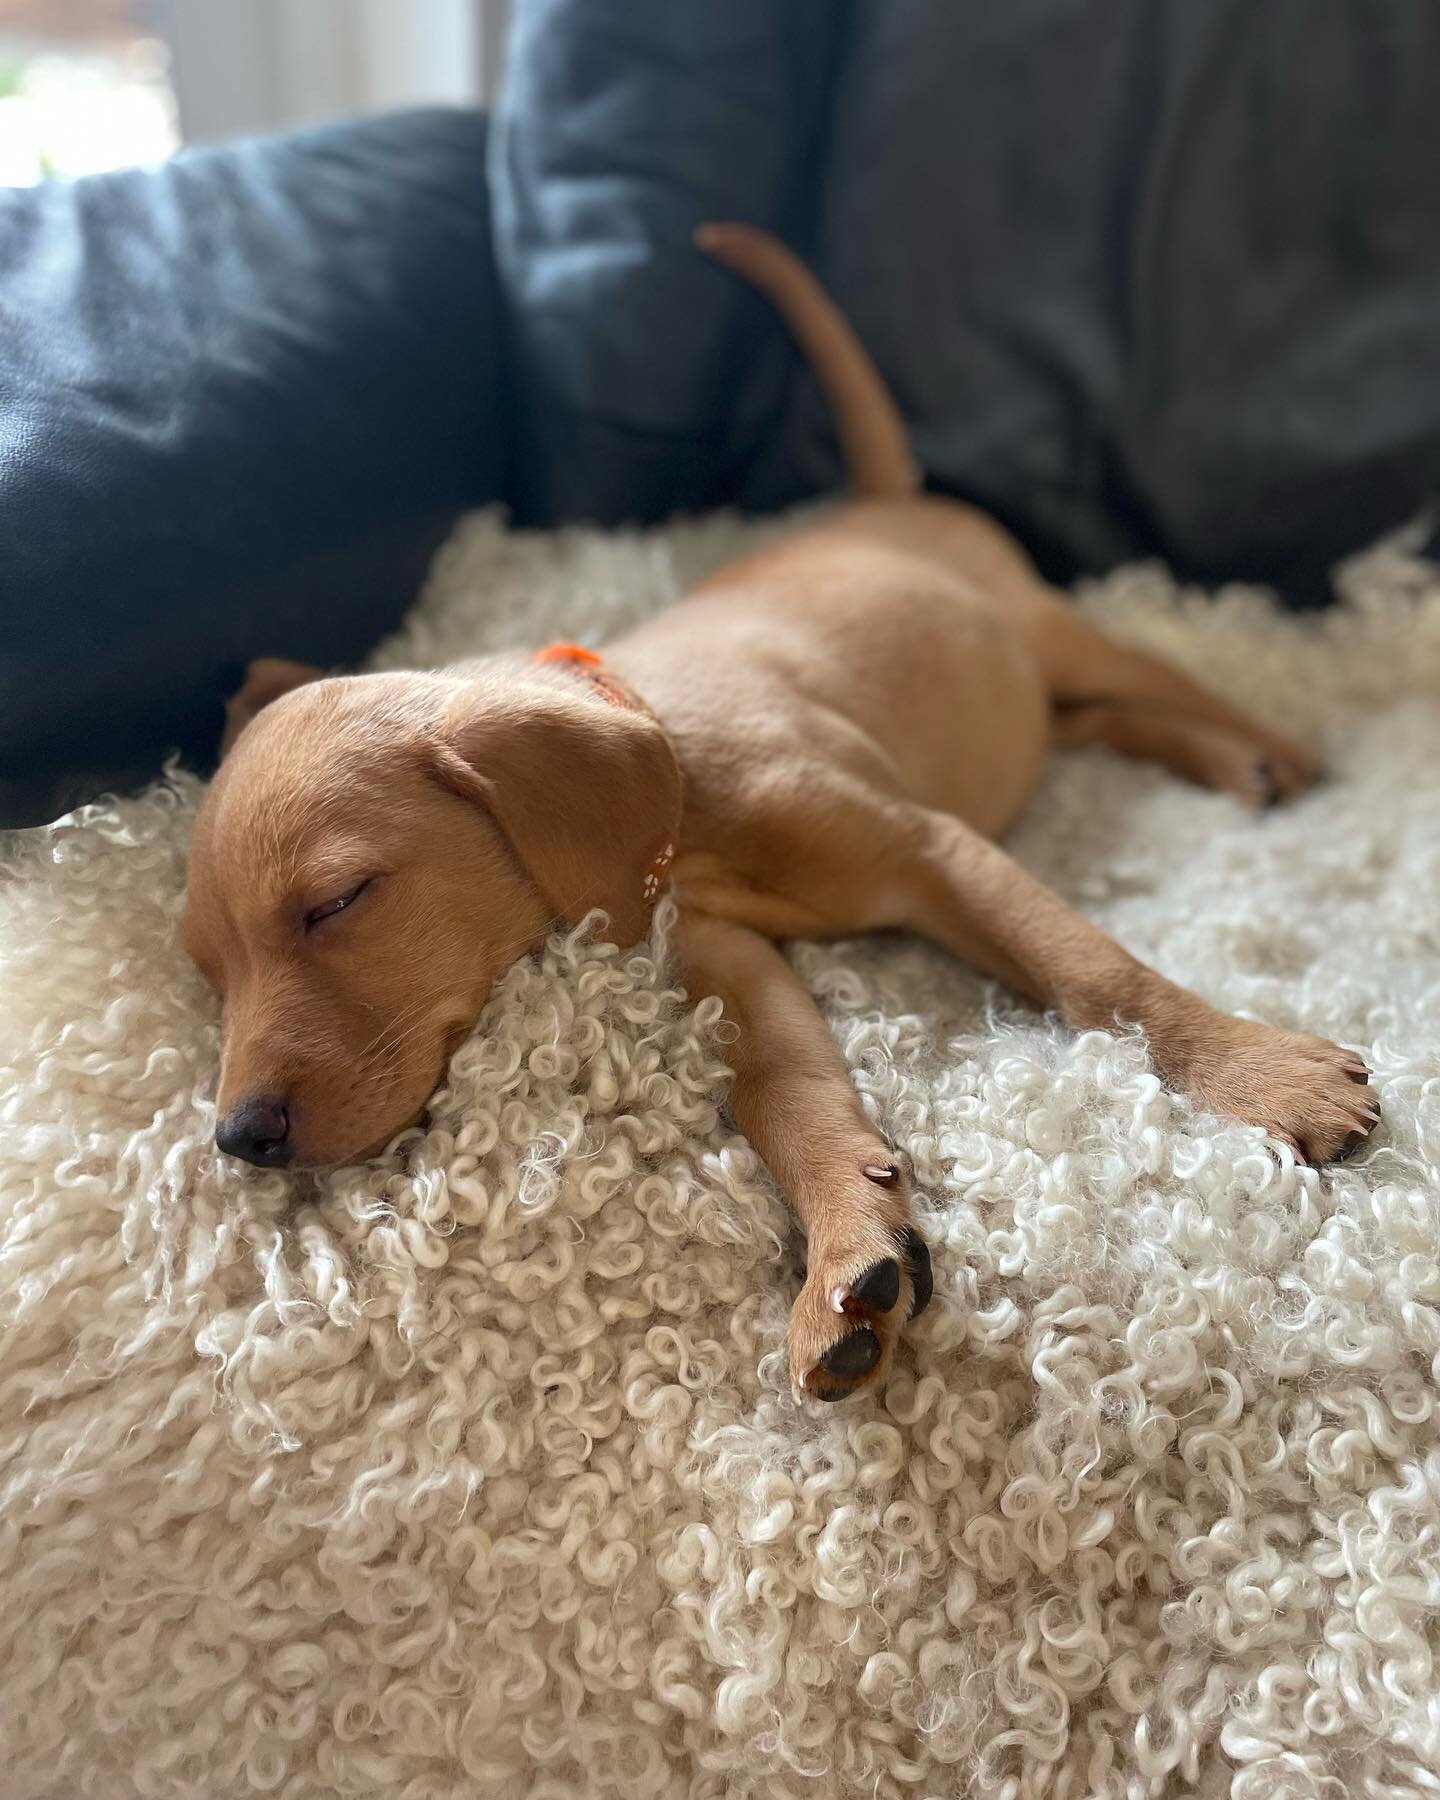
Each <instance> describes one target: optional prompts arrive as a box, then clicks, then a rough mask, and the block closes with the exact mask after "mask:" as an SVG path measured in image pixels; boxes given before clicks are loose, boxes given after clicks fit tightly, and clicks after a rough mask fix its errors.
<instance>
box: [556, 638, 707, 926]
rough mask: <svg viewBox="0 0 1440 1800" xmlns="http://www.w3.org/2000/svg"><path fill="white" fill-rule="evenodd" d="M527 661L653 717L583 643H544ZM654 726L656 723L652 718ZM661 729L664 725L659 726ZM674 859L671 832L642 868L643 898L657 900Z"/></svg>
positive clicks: (601, 659)
mask: <svg viewBox="0 0 1440 1800" xmlns="http://www.w3.org/2000/svg"><path fill="white" fill-rule="evenodd" d="M530 660H531V662H536V663H551V664H557V665H560V666H562V667H564V668H568V669H571V670H573V671H574V673H575V674H576V675H578V676H579V677H580V678H581V680H582V681H584V682H586V683H587V684H588V685H589V686H590V687H592V688H593V689H594V690H595V692H596V693H597V694H598V695H599V696H600V698H601V699H602V700H608V701H609V702H610V704H611V705H612V706H623V707H624V708H625V709H626V710H627V711H629V712H643V713H646V714H648V715H649V717H650V718H652V719H655V714H654V713H653V712H651V710H650V708H649V707H648V706H647V705H646V704H645V702H644V701H643V700H642V699H641V698H640V696H639V695H638V694H637V693H636V692H635V690H634V689H633V688H631V687H627V686H626V684H625V683H624V682H623V681H622V680H621V679H620V677H619V676H618V675H617V674H616V673H615V672H614V670H613V669H607V668H606V666H605V661H604V658H603V657H601V656H599V655H598V654H597V653H596V652H595V651H594V650H587V649H586V648H585V646H584V645H583V644H546V646H545V647H544V649H543V650H537V651H536V652H535V654H534V655H533V656H532V657H531V658H530ZM655 723H656V724H657V725H659V724H660V721H659V720H658V719H655ZM661 730H662V731H663V730H664V727H663V726H661ZM674 860H675V839H674V837H673V835H672V836H671V837H668V838H666V840H665V843H664V845H663V846H662V848H661V849H660V850H659V851H658V852H657V854H656V856H655V859H654V861H653V862H652V863H651V864H650V866H649V868H648V869H647V870H646V871H645V879H644V881H643V882H642V884H641V890H640V891H641V893H642V894H643V895H644V897H645V899H646V900H647V901H653V900H657V899H658V898H659V897H660V889H661V888H662V887H663V886H664V884H665V878H666V875H667V874H668V872H669V868H670V865H671V863H672V862H673V861H674Z"/></svg>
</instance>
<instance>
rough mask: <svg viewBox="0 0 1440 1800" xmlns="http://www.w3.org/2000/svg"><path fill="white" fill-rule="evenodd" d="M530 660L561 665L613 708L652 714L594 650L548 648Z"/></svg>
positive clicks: (562, 646) (561, 646) (571, 646)
mask: <svg viewBox="0 0 1440 1800" xmlns="http://www.w3.org/2000/svg"><path fill="white" fill-rule="evenodd" d="M530 660H531V662H537V663H559V664H561V665H563V666H565V667H567V668H570V669H573V670H574V672H575V673H576V674H577V675H578V676H579V677H580V678H581V680H582V681H585V682H588V683H589V685H590V686H591V687H592V688H594V690H595V692H596V693H597V694H599V695H600V697H601V699H602V700H608V701H609V702H610V704H611V705H612V706H623V707H626V708H627V709H628V710H629V711H631V712H643V713H648V712H649V711H650V708H649V707H648V706H647V705H646V704H645V702H644V701H643V700H642V699H641V698H640V696H639V695H638V694H637V693H636V692H635V691H634V689H633V688H628V687H626V685H625V683H624V682H623V681H621V679H620V677H619V676H618V675H616V674H615V672H614V671H613V670H612V669H607V668H606V667H605V662H604V659H603V658H602V657H601V656H599V655H598V654H597V653H596V652H595V651H594V650H587V649H586V648H585V646H584V645H583V644H547V645H546V646H545V648H544V649H543V650H537V651H536V652H535V654H534V655H533V656H532V657H531V658H530ZM652 717H653V715H652Z"/></svg>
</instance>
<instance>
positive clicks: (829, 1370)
mask: <svg viewBox="0 0 1440 1800" xmlns="http://www.w3.org/2000/svg"><path fill="white" fill-rule="evenodd" d="M861 1179H862V1181H863V1182H864V1183H865V1187H863V1188H857V1189H856V1190H855V1194H854V1198H853V1199H849V1200H848V1204H847V1203H845V1202H842V1203H841V1205H839V1206H834V1205H832V1206H831V1207H827V1209H826V1218H825V1224H824V1230H823V1235H822V1233H820V1232H817V1233H816V1236H815V1238H814V1239H813V1240H812V1242H811V1244H810V1246H809V1267H808V1269H807V1271H806V1276H805V1285H804V1287H803V1288H802V1289H801V1290H800V1294H799V1297H798V1298H797V1299H796V1301H795V1304H794V1306H793V1307H792V1308H791V1311H790V1334H789V1335H790V1377H791V1380H792V1381H793V1382H794V1383H795V1385H796V1387H797V1388H799V1389H800V1390H802V1391H803V1392H804V1393H805V1394H807V1395H809V1396H810V1397H811V1398H813V1399H816V1400H844V1399H847V1398H848V1397H849V1396H850V1395H851V1394H855V1393H858V1392H859V1391H860V1390H861V1389H862V1388H866V1387H873V1386H875V1385H876V1384H878V1383H879V1382H880V1381H881V1380H882V1379H883V1378H884V1375H885V1371H886V1369H887V1368H888V1366H889V1362H890V1355H891V1352H892V1351H893V1349H894V1346H895V1341H896V1339H897V1338H898V1336H899V1334H900V1331H901V1328H902V1327H903V1326H904V1324H905V1322H906V1320H907V1319H913V1318H914V1317H915V1316H916V1314H917V1313H919V1312H922V1311H923V1310H924V1309H925V1307H926V1306H927V1305H928V1304H929V1302H930V1296H931V1293H932V1292H933V1289H934V1280H933V1277H932V1275H931V1270H930V1252H929V1250H928V1248H927V1247H926V1244H925V1240H924V1239H923V1238H922V1237H921V1236H920V1234H919V1232H918V1231H916V1230H915V1228H914V1226H913V1225H911V1224H910V1223H909V1222H908V1214H909V1205H908V1196H907V1193H906V1190H905V1184H904V1177H903V1176H902V1175H901V1173H900V1171H899V1169H898V1168H896V1167H895V1165H894V1164H893V1163H878V1164H871V1165H869V1167H868V1168H867V1169H866V1171H864V1172H863V1173H862V1178H861ZM876 1189H880V1190H881V1195H882V1196H883V1197H881V1198H880V1204H878V1205H877V1204H876V1200H877V1196H876ZM867 1190H868V1192H867ZM847 1199H848V1197H847Z"/></svg>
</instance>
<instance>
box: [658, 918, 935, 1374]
mask: <svg viewBox="0 0 1440 1800" xmlns="http://www.w3.org/2000/svg"><path fill="white" fill-rule="evenodd" d="M682 937H683V943H684V952H685V960H686V965H687V970H686V980H687V983H688V986H689V989H690V993H691V995H692V997H694V998H696V999H698V998H700V997H702V996H704V995H707V994H718V995H719V996H720V998H721V1000H722V1001H723V1002H724V1004H725V1011H726V1013H727V1014H728V1015H729V1016H730V1018H731V1019H733V1020H734V1021H735V1023H736V1024H737V1025H738V1026H739V1028H740V1032H739V1036H738V1037H737V1038H736V1040H735V1043H734V1045H733V1046H732V1048H731V1050H730V1053H729V1055H730V1063H731V1066H732V1068H733V1069H734V1071H735V1085H734V1088H733V1090H732V1092H731V1102H730V1106H731V1112H732V1113H733V1115H734V1118H735V1122H736V1124H737V1125H739V1127H740V1129H741V1130H742V1131H743V1132H744V1133H745V1135H746V1136H747V1137H748V1138H749V1139H750V1142H751V1143H752V1144H753V1145H754V1146H755V1148H756V1149H757V1150H758V1151H759V1153H760V1155H761V1156H762V1157H763V1158H764V1159H765V1162H766V1165H767V1166H768V1168H769V1170H770V1173H771V1174H772V1175H773V1176H774V1177H775V1179H776V1181H777V1182H778V1183H779V1184H780V1187H781V1189H782V1191H783V1192H784V1194H785V1196H786V1198H787V1199H788V1200H789V1202H790V1204H791V1206H792V1207H793V1208H794V1209H795V1212H796V1214H797V1215H798V1217H799V1219H800V1223H801V1225H802V1226H803V1227H804V1230H805V1235H806V1239H807V1244H808V1249H807V1263H808V1266H807V1270H806V1276H805V1285H804V1287H803V1288H802V1289H801V1292H800V1295H799V1298H798V1299H797V1300H796V1302H795V1304H794V1307H793V1308H792V1309H791V1313H790V1346H789V1348H790V1375H791V1379H792V1380H793V1381H794V1382H795V1383H796V1385H797V1386H798V1387H800V1388H802V1389H804V1391H805V1392H806V1393H808V1394H811V1395H813V1396H814V1397H815V1398H816V1399H817V1400H843V1399H844V1398H845V1397H846V1395H848V1394H853V1393H854V1392H855V1391H856V1390H857V1389H859V1388H861V1387H865V1386H867V1385H872V1384H874V1383H876V1382H878V1381H879V1380H880V1379H881V1378H882V1376H883V1374H884V1372H885V1369H886V1367H887V1365H888V1363H889V1359H890V1354H891V1351H892V1349H893V1347H894V1343H895V1339H896V1337H897V1335H898V1334H899V1331H900V1328H901V1326H902V1325H903V1323H904V1322H905V1320H906V1319H907V1318H909V1317H912V1316H913V1315H914V1314H915V1313H917V1312H919V1310H920V1309H921V1307H923V1306H924V1305H925V1303H926V1302H927V1301H928V1300H929V1298H930V1285H931V1283H930V1256H929V1252H928V1251H927V1250H926V1248H925V1244H924V1240H923V1239H922V1238H921V1237H920V1236H919V1234H918V1233H917V1232H916V1231H915V1229H914V1227H913V1226H912V1225H911V1223H910V1196H909V1191H908V1187H907V1184H906V1180H905V1176H904V1173H903V1171H902V1170H901V1168H900V1166H899V1164H898V1163H897V1162H896V1160H895V1158H894V1156H893V1154H892V1152H891V1151H890V1149H889V1146H888V1145H887V1144H886V1143H885V1140H884V1139H883V1138H882V1137H881V1136H880V1135H879V1134H878V1132H877V1131H876V1130H875V1128H874V1126H873V1125H872V1124H871V1123H870V1121H869V1120H868V1119H867V1118H866V1116H865V1111H864V1108H863V1107H862V1106H861V1105H860V1102H859V1099H858V1098H857V1097H856V1094H855V1090H854V1088H853V1087H852V1086H851V1085H850V1076H849V1073H848V1071H847V1070H846V1067H845V1064H844V1063H843V1062H842V1060H841V1058H840V1053H839V1051H838V1050H837V1049H836V1048H835V1043H834V1040H833V1039H832V1038H831V1036H830V1033H829V1031H828V1030H827V1028H826V1025H825V1021H824V1020H823V1019H822V1018H821V1016H820V1014H819V1013H818V1012H817V1011H816V1009H815V1004H814V1002H813V1001H812V1000H811V998H810V996H809V994H807V993H806V991H805V988H804V986H803V985H802V983H801V982H800V980H799V978H798V977H797V976H796V974H795V973H794V971H793V970H792V969H791V967H790V965H789V964H788V963H787V962H786V961H785V959H784V957H783V956H782V955H781V954H780V952H779V951H778V950H777V949H776V948H775V946H774V944H772V943H770V942H769V940H768V939H766V938H763V937H761V936H760V935H759V934H758V933H756V932H754V931H751V930H750V929H749V928H748V927H747V926H744V925H734V924H730V923H728V922H726V921H723V920H718V919H711V918H708V917H706V916H704V915H701V914H695V913H687V914H686V915H685V918H684V922H683V925H682Z"/></svg>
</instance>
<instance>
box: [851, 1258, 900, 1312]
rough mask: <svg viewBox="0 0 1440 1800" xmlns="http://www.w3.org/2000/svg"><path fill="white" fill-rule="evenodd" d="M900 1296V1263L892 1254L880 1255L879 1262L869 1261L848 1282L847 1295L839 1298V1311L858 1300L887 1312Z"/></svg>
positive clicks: (874, 1308)
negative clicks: (866, 1267) (862, 1269)
mask: <svg viewBox="0 0 1440 1800" xmlns="http://www.w3.org/2000/svg"><path fill="white" fill-rule="evenodd" d="M899 1298H900V1265H899V1263H897V1262H896V1260H895V1258H894V1257H893V1256H882V1257H881V1258H880V1260H879V1262H873V1263H871V1265H870V1267H869V1268H868V1269H866V1270H865V1271H864V1273H863V1274H861V1275H860V1276H859V1277H858V1278H857V1279H856V1280H854V1281H852V1282H851V1283H850V1289H849V1292H848V1294H847V1295H845V1296H844V1298H843V1299H842V1300H841V1304H840V1310H841V1312H849V1311H850V1310H851V1302H853V1301H857V1300H858V1301H859V1302H860V1303H861V1304H862V1305H864V1306H868V1307H870V1308H871V1309H872V1310H873V1311H875V1312H889V1310H890V1308H891V1307H892V1306H893V1305H894V1304H895V1302H896V1301H897V1300H898V1299H899Z"/></svg>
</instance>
